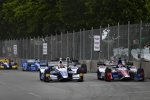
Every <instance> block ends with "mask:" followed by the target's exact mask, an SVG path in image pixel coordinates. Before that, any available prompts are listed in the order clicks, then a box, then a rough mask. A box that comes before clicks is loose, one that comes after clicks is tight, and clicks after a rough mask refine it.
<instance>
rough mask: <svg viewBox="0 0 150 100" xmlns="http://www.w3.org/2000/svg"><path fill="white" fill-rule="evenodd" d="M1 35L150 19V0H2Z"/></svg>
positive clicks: (44, 33) (21, 35) (45, 32)
mask: <svg viewBox="0 0 150 100" xmlns="http://www.w3.org/2000/svg"><path fill="white" fill-rule="evenodd" d="M1 1H3V2H0V38H1V39H8V38H25V37H36V36H47V35H50V34H55V33H56V32H57V33H60V32H66V31H73V30H75V31H79V29H80V28H81V29H82V28H85V29H90V28H91V27H92V26H93V27H94V28H99V26H100V25H102V26H106V25H107V24H110V25H116V24H117V23H118V22H120V23H121V24H127V21H130V22H131V23H139V21H140V20H143V21H150V17H149V14H150V1H149V0H1Z"/></svg>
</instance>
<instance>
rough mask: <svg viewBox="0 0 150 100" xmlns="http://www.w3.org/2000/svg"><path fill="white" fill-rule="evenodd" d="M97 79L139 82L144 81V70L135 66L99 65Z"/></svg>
mask: <svg viewBox="0 0 150 100" xmlns="http://www.w3.org/2000/svg"><path fill="white" fill-rule="evenodd" d="M97 65H98V69H97V78H98V79H99V80H106V81H111V80H137V81H144V79H145V75H144V69H143V68H137V67H136V66H133V64H131V63H130V64H126V65H122V64H118V65H117V64H105V63H100V62H99V63H98V64H97Z"/></svg>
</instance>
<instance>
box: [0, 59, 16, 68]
mask: <svg viewBox="0 0 150 100" xmlns="http://www.w3.org/2000/svg"><path fill="white" fill-rule="evenodd" d="M0 69H18V64H17V63H15V62H14V61H13V60H10V59H8V58H0Z"/></svg>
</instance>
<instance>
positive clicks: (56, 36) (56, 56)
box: [55, 33, 58, 58]
mask: <svg viewBox="0 0 150 100" xmlns="http://www.w3.org/2000/svg"><path fill="white" fill-rule="evenodd" d="M55 41H56V52H55V53H56V58H57V50H58V49H57V33H56V38H55Z"/></svg>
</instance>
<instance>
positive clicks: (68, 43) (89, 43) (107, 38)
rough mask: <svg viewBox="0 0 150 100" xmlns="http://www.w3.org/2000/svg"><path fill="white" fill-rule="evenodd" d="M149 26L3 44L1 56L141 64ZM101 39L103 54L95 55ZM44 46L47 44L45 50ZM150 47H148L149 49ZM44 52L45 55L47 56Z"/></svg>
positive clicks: (108, 28)
mask: <svg viewBox="0 0 150 100" xmlns="http://www.w3.org/2000/svg"><path fill="white" fill-rule="evenodd" d="M149 34H150V24H149V23H144V24H142V23H139V24H130V22H128V24H127V25H119V23H118V25H117V26H110V25H109V24H108V27H101V26H100V28H99V29H93V27H92V28H91V30H85V29H81V30H79V31H78V32H75V31H73V32H66V33H61V34H55V35H51V36H48V37H38V38H25V39H20V40H11V39H10V40H3V41H2V40H1V41H0V46H1V48H0V56H1V57H10V58H21V59H35V58H36V59H48V60H52V59H55V58H60V57H62V58H66V57H67V56H69V57H71V58H73V59H79V60H102V59H103V60H104V59H109V60H110V59H111V60H114V59H118V57H121V58H123V59H127V60H138V59H139V54H141V55H142V56H143V57H146V55H149V48H147V47H148V45H149V44H150V36H149ZM95 35H97V36H100V50H98V51H94V43H95V42H94V36H95ZM43 43H47V44H46V45H45V47H44V45H43ZM146 46H147V47H146ZM44 52H45V53H44ZM145 59H147V60H150V57H147V58H145Z"/></svg>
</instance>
